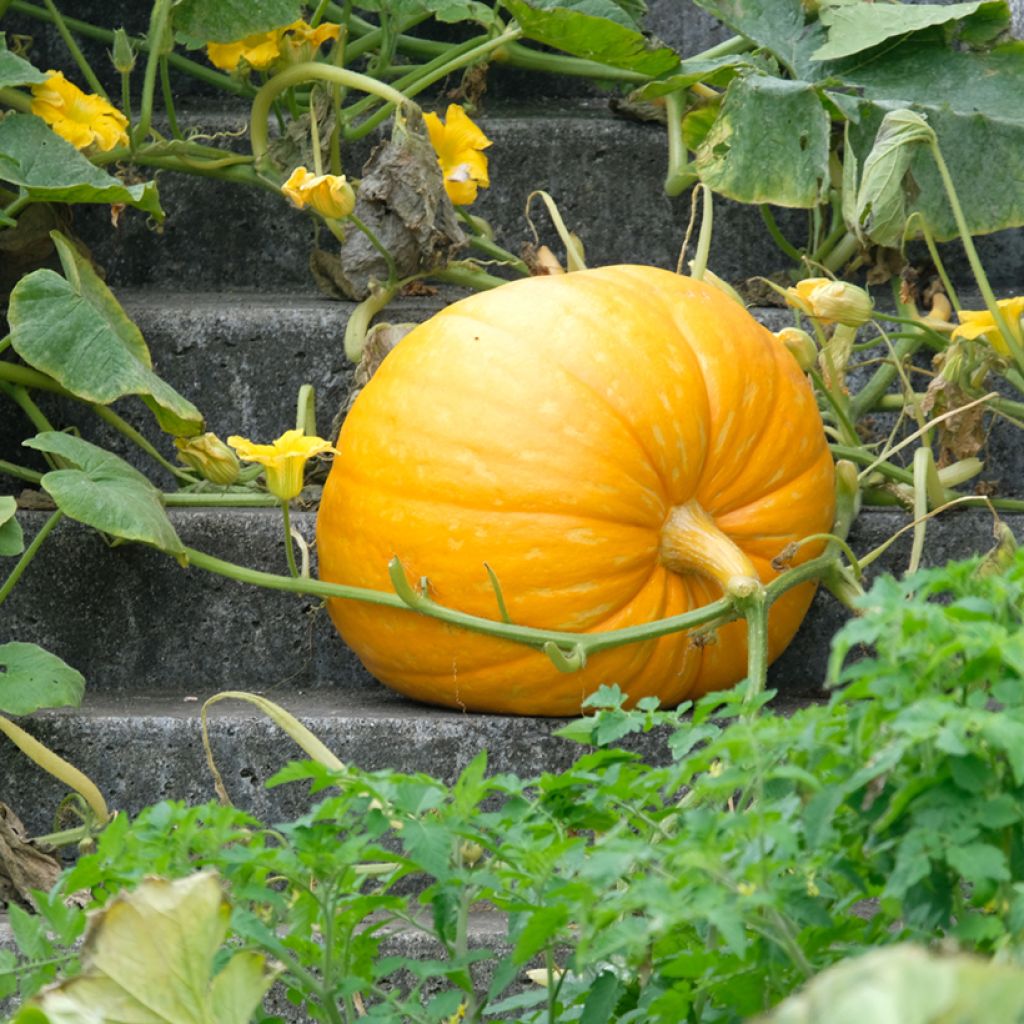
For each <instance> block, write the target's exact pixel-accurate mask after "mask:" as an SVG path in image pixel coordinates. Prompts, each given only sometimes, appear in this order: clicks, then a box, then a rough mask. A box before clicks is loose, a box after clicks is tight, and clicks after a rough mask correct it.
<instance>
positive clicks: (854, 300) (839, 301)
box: [786, 277, 874, 327]
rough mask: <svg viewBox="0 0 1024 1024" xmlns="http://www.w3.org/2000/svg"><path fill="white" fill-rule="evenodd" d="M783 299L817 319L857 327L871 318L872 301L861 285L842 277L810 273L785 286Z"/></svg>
mask: <svg viewBox="0 0 1024 1024" xmlns="http://www.w3.org/2000/svg"><path fill="white" fill-rule="evenodd" d="M786 301H787V302H788V303H789V304H790V305H791V306H794V307H796V308H797V309H799V310H800V311H801V312H803V313H806V314H807V315H808V316H813V317H815V318H816V319H818V320H822V321H825V322H828V323H831V322H835V323H840V324H844V325H845V326H847V327H860V326H861V324H866V323H867V322H868V321H869V320H870V319H871V314H872V312H873V310H874V303H873V302H872V301H871V296H870V295H868V293H867V292H866V291H864V289H863V288H858V287H857V286H856V285H855V284H848V283H847V282H846V281H830V280H829V279H828V278H826V277H811V278H808V279H807V280H805V281H800V282H799V283H798V284H797V285H796V286H795V287H793V288H787V289H786Z"/></svg>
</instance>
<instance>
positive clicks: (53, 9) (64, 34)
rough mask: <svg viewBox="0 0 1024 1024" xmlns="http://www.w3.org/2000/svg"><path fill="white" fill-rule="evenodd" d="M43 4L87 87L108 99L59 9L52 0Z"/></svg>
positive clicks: (46, 0)
mask: <svg viewBox="0 0 1024 1024" xmlns="http://www.w3.org/2000/svg"><path fill="white" fill-rule="evenodd" d="M43 4H44V5H45V6H46V10H47V11H48V12H49V14H50V17H51V18H52V19H53V24H54V25H55V26H56V28H57V32H58V33H59V34H60V37H61V39H62V40H63V41H64V45H65V46H66V47H67V48H68V53H70V54H71V59H72V60H73V61H74V62H75V63H76V64H77V65H78V70H79V71H81V72H82V76H83V77H84V78H85V80H86V82H88V83H89V88H90V89H92V91H93V92H94V93H96V94H97V95H98V96H102V97H103V98H104V99H105V100H106V99H109V97H108V96H107V90H106V89H104V88H103V86H102V85H101V84H100V80H99V79H98V78H97V77H96V73H95V72H94V71H93V69H92V66H91V65H90V64H89V62H88V61H87V60H86V59H85V55H84V54H83V53H82V51H81V50H80V49H79V48H78V43H76V42H75V39H74V36H72V35H71V33H70V32H69V31H68V26H67V25H66V24H65V22H64V18H63V16H62V15H61V13H60V11H58V10H57V6H56V4H54V2H53V0H43Z"/></svg>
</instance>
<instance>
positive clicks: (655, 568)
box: [317, 266, 834, 716]
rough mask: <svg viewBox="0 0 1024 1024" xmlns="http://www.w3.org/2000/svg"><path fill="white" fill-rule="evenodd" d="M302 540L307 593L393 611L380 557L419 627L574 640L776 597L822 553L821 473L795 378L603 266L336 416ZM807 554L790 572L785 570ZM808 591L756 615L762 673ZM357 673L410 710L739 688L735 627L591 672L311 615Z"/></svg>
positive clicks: (538, 297) (468, 310) (466, 316)
mask: <svg viewBox="0 0 1024 1024" xmlns="http://www.w3.org/2000/svg"><path fill="white" fill-rule="evenodd" d="M338 449H339V453H338V455H337V457H336V458H335V460H334V464H333V466H332V468H331V472H330V475H329V477H328V480H327V483H326V485H325V488H324V493H323V500H322V503H321V507H320V513H319V519H318V524H317V543H318V552H319V564H320V575H321V578H322V579H324V580H329V581H332V582H337V583H345V584H350V585H355V586H361V587H368V588H372V589H375V590H384V591H391V590H392V587H391V584H390V581H389V577H388V563H389V561H390V560H391V559H392V558H393V557H394V556H398V558H399V559H400V560H401V562H402V564H403V565H404V567H405V570H406V572H407V574H408V576H409V578H410V580H413V581H419V580H420V578H421V577H426V578H427V579H428V580H429V594H430V596H431V597H433V598H434V599H435V600H436V601H438V602H440V603H441V604H444V605H448V606H450V607H453V608H458V609H460V610H462V611H465V612H469V613H472V614H475V615H480V616H484V617H487V618H491V619H498V618H499V617H500V609H499V605H498V599H497V596H496V592H495V589H494V586H493V585H492V582H491V579H490V577H489V575H488V572H487V567H490V569H491V570H493V572H494V575H495V576H496V577H497V580H498V581H499V584H500V587H501V591H502V594H503V596H504V601H505V605H506V608H507V611H508V614H509V616H510V618H511V620H512V621H513V622H515V623H517V624H520V625H526V626H536V627H542V628H547V629H555V630H570V631H574V632H583V631H594V630H609V629H616V628H620V627H625V626H632V625H638V624H642V623H647V622H650V621H652V620H654V619H658V618H662V617H665V616H670V615H677V614H680V613H682V612H685V611H687V610H689V609H692V608H696V607H699V606H701V605H704V604H707V603H708V602H711V601H713V600H716V599H718V598H719V597H721V595H722V593H723V587H724V586H725V585H726V584H727V583H728V582H729V580H730V579H731V578H732V577H734V576H741V577H742V576H744V575H746V576H748V577H749V576H751V575H753V574H754V573H756V574H757V576H759V577H760V579H761V580H762V581H764V582H767V581H768V580H770V579H772V578H774V576H775V572H774V570H773V569H772V566H771V561H772V559H773V558H774V557H776V556H777V555H779V553H780V552H781V551H782V550H783V549H784V548H785V547H786V546H787V545H788V544H790V543H791V542H793V541H798V540H800V539H802V538H804V537H806V536H808V535H810V534H814V533H819V532H824V531H827V530H829V529H830V527H831V525H832V519H833V514H834V495H833V463H832V459H831V457H830V454H829V450H828V447H827V444H826V441H825V437H824V434H823V431H822V426H821V420H820V417H819V413H818V409H817V406H816V403H815V399H814V395H813V393H812V391H811V388H810V386H809V384H808V382H807V380H806V379H805V378H804V376H803V374H802V373H801V371H800V369H799V367H798V366H797V364H796V361H795V360H794V358H793V356H792V355H791V354H790V353H789V352H788V351H787V350H786V348H785V347H784V346H783V345H782V343H781V342H780V341H779V340H778V339H777V338H776V337H775V336H774V335H773V334H771V333H770V332H769V331H767V330H766V329H765V328H764V327H762V326H761V325H760V324H758V323H757V322H756V321H755V320H754V319H753V318H752V317H751V316H750V315H749V314H748V313H747V312H746V310H744V309H743V308H742V307H741V306H739V305H738V304H737V303H736V302H735V301H733V300H732V299H731V298H729V297H727V296H726V295H725V294H723V293H722V292H721V291H719V290H717V289H715V288H713V287H711V286H709V285H706V284H704V283H702V282H700V281H695V280H693V279H692V278H686V277H681V276H678V275H676V274H672V273H669V272H667V271H664V270H658V269H654V268H650V267H640V266H613V267H606V268H601V269H596V270H587V271H580V272H577V273H572V274H567V275H563V276H552V277H535V278H529V279H523V280H521V281H516V282H511V283H509V284H507V285H503V286H501V287H499V288H497V289H494V290H493V291H489V292H484V293H480V294H477V295H473V296H471V297H469V298H466V299H463V300H462V301H459V302H456V303H455V304H453V305H452V306H450V307H448V308H447V309H445V310H443V311H442V312H440V313H438V314H437V315H436V316H434V317H433V318H432V319H430V320H428V321H427V322H426V323H424V324H421V325H419V326H418V327H417V328H415V329H414V330H413V331H412V332H411V333H410V334H408V335H407V336H406V337H405V338H404V339H403V340H402V341H401V343H400V344H399V345H398V346H397V348H395V350H394V351H393V352H391V353H390V354H389V355H388V356H387V358H386V359H385V360H384V362H383V364H382V365H381V367H380V369H379V370H378V371H377V373H376V374H375V375H374V376H373V378H372V379H371V380H370V382H369V383H368V385H367V386H366V388H365V389H364V390H363V391H362V392H361V394H360V395H359V397H358V398H357V399H356V401H355V403H354V405H353V407H352V409H351V411H350V412H349V415H348V417H347V419H346V420H345V423H344V425H343V428H342V431H341V434H340V437H339V440H338ZM820 551H821V545H820V543H818V542H816V541H815V542H811V543H809V544H807V545H804V546H803V547H801V548H800V550H799V554H798V557H797V561H801V560H804V559H806V558H810V557H812V556H814V555H816V554H819V553H820ZM813 593H814V585H813V584H810V583H809V584H803V585H801V586H799V587H796V588H793V589H792V590H790V591H788V592H787V593H786V594H785V595H784V596H783V597H782V598H780V599H779V600H778V601H776V602H775V603H774V604H773V606H772V608H771V611H770V615H769V623H768V633H769V657H770V658H774V657H776V656H777V655H778V654H779V653H781V651H782V650H783V648H784V647H785V646H786V644H787V643H788V642H789V641H790V639H791V638H792V636H793V634H794V633H795V632H796V629H797V627H798V626H799V624H800V621H801V620H802V618H803V617H804V615H805V613H806V611H807V608H808V606H809V604H810V602H811V598H812V597H813ZM329 608H330V614H331V616H332V618H333V620H334V622H335V624H336V626H337V627H338V629H339V631H340V632H341V635H342V636H343V638H344V639H345V641H346V642H347V643H348V644H349V646H350V647H352V648H353V650H354V651H355V652H356V653H357V655H358V656H359V658H360V659H361V660H362V662H363V663H364V664H365V666H366V667H367V669H368V670H369V671H370V672H371V673H372V674H373V675H374V676H376V677H377V678H378V679H379V680H381V681H382V682H384V683H386V684H387V685H388V686H390V687H392V688H394V689H396V690H398V691H400V692H401V693H403V694H406V695H408V696H410V697H413V698H415V699H417V700H420V701H426V702H428V703H432V704H439V705H445V706H448V707H453V708H459V709H463V710H470V711H489V712H511V713H517V714H525V715H552V716H555V715H557V716H564V715H575V714H578V713H579V712H580V708H581V704H582V702H583V700H584V699H585V698H586V697H587V696H588V694H590V693H592V692H593V691H594V690H595V689H596V688H597V687H598V686H599V685H601V684H603V683H607V684H618V686H619V687H621V689H622V690H623V691H625V693H626V694H627V695H628V699H629V701H630V702H635V701H636V700H638V699H639V698H642V697H648V696H655V697H658V698H660V700H661V702H662V704H663V706H666V707H671V706H674V705H676V704H678V703H679V702H680V701H682V700H684V699H687V698H690V697H694V696H698V695H701V694H703V693H705V692H707V691H709V690H712V689H717V688H723V687H727V686H730V685H732V684H734V683H735V682H737V681H738V680H740V679H742V678H743V677H744V676H745V674H746V627H745V623H743V622H742V621H737V622H734V623H731V624H729V625H726V626H723V627H721V628H719V629H718V630H717V631H716V634H717V635H715V636H712V637H708V636H703V635H701V636H697V637H690V636H687V635H686V634H681V633H677V634H672V635H669V636H665V637H661V638H659V639H655V640H647V641H643V642H639V643H632V644H629V645H625V646H621V647H618V648H615V649H613V650H605V651H602V652H600V653H597V654H594V655H593V656H592V657H590V658H589V659H588V661H587V664H586V666H585V667H584V668H583V669H582V670H580V671H578V672H574V673H562V672H559V671H558V670H557V669H556V668H555V666H554V665H553V664H552V662H551V661H550V660H549V659H548V657H547V656H546V655H545V654H544V653H543V652H540V651H537V650H534V649H531V648H528V647H525V646H522V645H518V644H515V643H513V642H512V641H508V640H503V639H497V638H494V637H488V636H484V635H481V634H477V633H471V632H468V631H466V630H463V629H460V628H458V627H454V626H451V625H448V624H446V623H442V622H439V621H437V620H434V619H431V618H428V617H425V616H421V615H419V614H417V613H415V612H412V611H406V610H403V609H391V608H382V607H380V606H377V605H371V604H366V603H363V602H359V601H351V600H332V601H331V602H329Z"/></svg>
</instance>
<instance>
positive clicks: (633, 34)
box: [504, 0, 679, 77]
mask: <svg viewBox="0 0 1024 1024" xmlns="http://www.w3.org/2000/svg"><path fill="white" fill-rule="evenodd" d="M504 3H505V6H506V7H507V8H508V9H509V10H510V11H511V12H512V14H513V15H514V16H515V19H516V21H518V22H519V26H520V28H522V30H523V34H524V35H525V36H526V38H527V39H533V40H535V41H536V42H538V43H544V44H545V45H547V46H553V47H555V48H556V49H558V50H563V51H564V52H565V53H571V54H573V55H574V56H576V57H584V58H586V59H588V60H594V61H598V62H600V63H602V64H610V65H611V66H613V67H617V68H626V69H627V70H630V71H638V72H640V73H641V74H645V75H651V76H652V77H656V76H658V75H664V74H667V73H668V72H670V71H672V70H674V69H675V68H676V67H677V66H678V64H679V57H678V55H677V54H676V53H675V51H673V50H671V49H669V48H668V47H665V46H652V45H651V44H650V43H649V42H648V41H647V39H646V38H645V37H644V36H643V34H642V33H641V32H639V31H638V30H637V29H636V28H633V27H632V26H631V25H630V24H629V18H628V15H627V14H626V13H625V12H624V11H623V8H622V7H621V6H620V5H619V4H615V3H612V2H611V0H576V2H575V3H569V4H553V3H551V4H549V3H547V2H546V0H533V2H532V3H527V0H504Z"/></svg>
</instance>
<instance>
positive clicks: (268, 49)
mask: <svg viewBox="0 0 1024 1024" xmlns="http://www.w3.org/2000/svg"><path fill="white" fill-rule="evenodd" d="M340 31H341V29H340V27H339V26H338V25H332V24H326V23H325V24H323V25H318V26H317V27H316V28H313V27H312V26H310V25H309V24H307V23H306V22H305V21H293V22H292V23H291V24H290V25H282V26H281V27H280V28H272V29H271V30H270V31H269V32H256V33H255V34H253V35H251V36H246V37H245V38H244V39H236V40H235V41H234V42H233V43H207V44H206V56H207V57H209V59H210V63H211V64H212V65H213V66H214V67H218V68H220V69H221V70H222V71H234V70H235V68H237V67H238V66H239V64H241V62H242V61H243V60H244V61H245V62H246V64H248V65H249V67H251V68H253V69H255V70H256V71H266V69H267V68H269V67H270V65H271V64H273V63H274V62H275V61H277V60H279V59H280V58H281V57H282V56H285V57H286V58H287V59H288V60H291V61H299V60H312V59H313V56H314V55H315V53H316V51H317V50H318V49H319V48H320V46H321V45H322V44H323V43H325V42H326V41H327V40H328V39H337V38H338V34H339V32H340Z"/></svg>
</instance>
